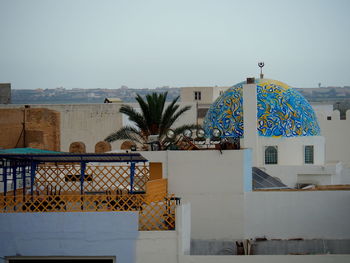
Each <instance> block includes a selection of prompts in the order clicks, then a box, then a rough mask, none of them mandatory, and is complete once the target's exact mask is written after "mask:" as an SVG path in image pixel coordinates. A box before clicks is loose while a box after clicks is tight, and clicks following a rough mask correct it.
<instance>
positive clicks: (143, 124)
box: [105, 92, 198, 148]
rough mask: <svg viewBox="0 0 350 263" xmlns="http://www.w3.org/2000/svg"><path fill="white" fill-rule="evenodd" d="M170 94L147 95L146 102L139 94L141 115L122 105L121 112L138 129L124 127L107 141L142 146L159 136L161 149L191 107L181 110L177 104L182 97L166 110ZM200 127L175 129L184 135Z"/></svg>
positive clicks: (191, 125)
mask: <svg viewBox="0 0 350 263" xmlns="http://www.w3.org/2000/svg"><path fill="white" fill-rule="evenodd" d="M167 95H168V93H167V92H165V93H160V94H158V93H155V92H154V93H152V94H148V95H146V100H144V99H143V98H142V97H141V96H140V95H139V94H137V96H136V98H135V99H136V101H137V102H138V104H139V105H140V108H141V113H139V112H137V111H136V110H135V109H134V108H133V107H131V106H129V105H122V106H121V108H120V110H119V112H121V113H124V114H125V115H127V116H128V117H129V120H131V121H132V122H134V123H135V125H136V127H133V126H124V127H122V128H121V129H119V130H118V131H116V132H114V133H112V134H110V135H109V136H108V137H107V138H106V139H105V141H107V142H113V141H117V140H130V141H133V142H136V143H140V144H142V145H144V146H145V145H146V143H147V142H148V137H149V136H150V135H158V138H159V139H158V140H159V143H160V145H161V148H162V146H163V144H164V142H165V141H166V132H167V130H168V129H170V128H171V126H172V125H173V124H174V122H175V121H176V120H177V119H178V118H179V117H180V116H181V115H182V114H184V113H185V112H186V111H188V110H189V109H190V108H191V106H185V107H183V108H180V106H179V105H178V104H176V102H177V101H178V100H179V98H180V96H178V97H177V98H175V99H174V100H173V101H172V102H171V103H170V104H169V105H168V106H167V107H166V108H165V101H166V97H167ZM197 127H198V125H194V124H190V125H183V126H181V127H178V128H176V129H174V131H175V134H180V133H182V132H183V131H184V130H185V129H195V128H197Z"/></svg>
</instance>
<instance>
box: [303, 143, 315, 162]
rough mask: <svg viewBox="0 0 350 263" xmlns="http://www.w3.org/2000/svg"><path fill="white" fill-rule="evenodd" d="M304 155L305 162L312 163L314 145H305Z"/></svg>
mask: <svg viewBox="0 0 350 263" xmlns="http://www.w3.org/2000/svg"><path fill="white" fill-rule="evenodd" d="M304 157H305V163H306V164H312V163H314V146H313V145H305V147H304Z"/></svg>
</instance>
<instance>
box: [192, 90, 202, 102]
mask: <svg viewBox="0 0 350 263" xmlns="http://www.w3.org/2000/svg"><path fill="white" fill-rule="evenodd" d="M201 99H202V92H200V91H195V92H194V100H201Z"/></svg>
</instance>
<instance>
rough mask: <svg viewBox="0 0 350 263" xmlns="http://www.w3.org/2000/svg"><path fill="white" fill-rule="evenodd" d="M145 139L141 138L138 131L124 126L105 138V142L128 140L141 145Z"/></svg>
mask: <svg viewBox="0 0 350 263" xmlns="http://www.w3.org/2000/svg"><path fill="white" fill-rule="evenodd" d="M144 139H145V138H143V137H142V135H141V134H140V131H139V130H138V129H135V128H134V127H131V126H124V127H122V128H121V129H119V130H118V131H116V132H114V133H112V134H110V135H108V136H107V137H106V138H105V141H107V142H114V141H118V140H130V141H133V142H138V143H143V141H144Z"/></svg>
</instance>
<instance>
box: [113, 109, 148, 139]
mask: <svg viewBox="0 0 350 263" xmlns="http://www.w3.org/2000/svg"><path fill="white" fill-rule="evenodd" d="M119 112H121V113H123V114H125V115H127V116H128V117H129V120H130V121H132V122H134V123H135V124H136V126H137V127H138V128H139V129H140V130H141V131H143V132H145V133H147V131H148V126H147V123H146V121H145V118H144V116H143V115H142V114H141V113H139V112H137V111H136V110H135V109H134V108H133V107H131V106H129V105H122V106H121V107H120V109H119Z"/></svg>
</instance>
